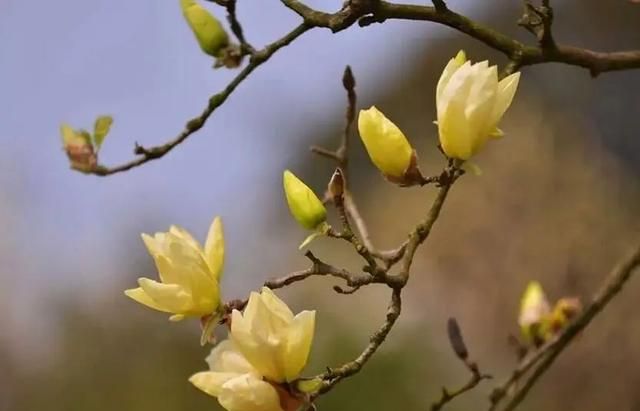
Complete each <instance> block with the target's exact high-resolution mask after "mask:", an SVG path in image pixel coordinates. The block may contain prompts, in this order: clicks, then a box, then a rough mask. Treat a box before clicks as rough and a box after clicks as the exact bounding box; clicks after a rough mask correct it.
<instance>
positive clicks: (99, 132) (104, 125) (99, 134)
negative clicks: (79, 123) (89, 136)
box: [93, 116, 113, 150]
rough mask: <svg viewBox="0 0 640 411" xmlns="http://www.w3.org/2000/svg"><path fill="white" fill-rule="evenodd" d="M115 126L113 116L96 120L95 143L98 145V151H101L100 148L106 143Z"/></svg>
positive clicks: (94, 128)
mask: <svg viewBox="0 0 640 411" xmlns="http://www.w3.org/2000/svg"><path fill="white" fill-rule="evenodd" d="M111 124H113V118H112V117H111V116H100V117H98V118H97V119H96V123H95V125H94V127H93V141H94V142H95V145H96V150H99V149H100V146H101V145H102V143H103V142H104V139H105V138H106V137H107V134H109V130H110V129H111Z"/></svg>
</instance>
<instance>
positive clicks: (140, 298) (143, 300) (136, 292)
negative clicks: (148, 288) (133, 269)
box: [124, 287, 171, 313]
mask: <svg viewBox="0 0 640 411" xmlns="http://www.w3.org/2000/svg"><path fill="white" fill-rule="evenodd" d="M124 294H125V295H126V296H127V297H129V298H131V299H133V300H135V301H137V302H139V303H140V304H143V305H146V306H147V307H149V308H153V309H154V310H158V311H162V312H166V313H170V312H171V310H168V309H166V308H164V307H163V306H161V305H160V304H158V303H157V302H155V301H154V300H153V299H152V298H151V297H149V296H148V295H147V293H145V292H144V290H143V289H142V288H140V287H138V288H131V289H129V290H125V292H124Z"/></svg>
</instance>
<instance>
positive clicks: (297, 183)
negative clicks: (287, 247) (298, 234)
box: [283, 170, 327, 230]
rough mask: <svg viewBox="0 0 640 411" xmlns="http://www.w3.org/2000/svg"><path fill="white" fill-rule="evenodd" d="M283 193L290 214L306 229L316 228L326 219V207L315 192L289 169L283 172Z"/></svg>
mask: <svg viewBox="0 0 640 411" xmlns="http://www.w3.org/2000/svg"><path fill="white" fill-rule="evenodd" d="M283 185H284V193H285V196H286V198H287V204H288V205H289V210H290V211H291V215H293V218H295V219H296V221H297V222H298V223H299V224H300V225H301V226H303V227H304V228H306V229H307V230H316V229H318V228H319V227H320V226H321V225H322V223H324V222H325V220H326V219H327V209H326V208H325V207H324V205H323V204H322V201H320V199H319V198H318V196H316V195H315V193H314V192H313V191H312V190H311V189H310V188H309V187H308V186H307V185H306V184H305V183H303V182H302V180H300V179H299V178H298V177H296V176H295V175H294V174H293V173H292V172H291V171H289V170H286V171H285V172H284V174H283Z"/></svg>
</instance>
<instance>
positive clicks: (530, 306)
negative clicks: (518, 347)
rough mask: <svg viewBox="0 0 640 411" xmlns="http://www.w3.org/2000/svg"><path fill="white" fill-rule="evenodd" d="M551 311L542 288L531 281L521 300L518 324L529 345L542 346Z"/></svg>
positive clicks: (537, 283)
mask: <svg viewBox="0 0 640 411" xmlns="http://www.w3.org/2000/svg"><path fill="white" fill-rule="evenodd" d="M550 311H551V308H550V307H549V302H548V301H547V297H546V296H545V294H544V290H543V289H542V286H541V285H540V283H539V282H537V281H531V282H529V284H528V285H527V288H526V289H525V291H524V294H523V295H522V299H521V300H520V316H519V318H518V324H519V325H520V330H521V332H522V336H523V337H524V339H525V340H526V341H527V342H528V343H533V344H535V345H540V344H542V343H543V342H544V337H543V335H544V332H545V330H544V328H545V326H546V321H547V319H548V315H549V313H550Z"/></svg>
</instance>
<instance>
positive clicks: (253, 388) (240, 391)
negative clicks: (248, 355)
mask: <svg viewBox="0 0 640 411" xmlns="http://www.w3.org/2000/svg"><path fill="white" fill-rule="evenodd" d="M206 361H207V363H208V364H209V371H202V372H199V373H196V374H194V375H193V376H191V378H189V381H190V382H191V383H192V384H193V385H195V386H196V387H197V388H199V389H201V390H202V391H204V392H206V393H207V394H209V395H212V396H214V397H217V398H218V401H219V402H220V405H222V406H223V407H224V408H225V409H227V410H228V411H282V408H281V407H280V398H279V395H278V392H277V391H276V389H275V388H274V387H273V386H272V385H271V384H269V383H268V382H266V381H264V380H263V378H262V376H261V375H260V373H259V372H258V371H257V370H256V369H255V368H254V367H252V366H251V364H249V362H248V361H247V360H246V359H245V358H244V356H243V355H242V354H241V353H240V352H239V351H238V349H237V348H236V346H235V344H234V342H233V340H225V341H222V342H221V343H220V344H218V345H217V346H216V347H214V348H213V350H211V354H209V356H208V357H207V359H206Z"/></svg>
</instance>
